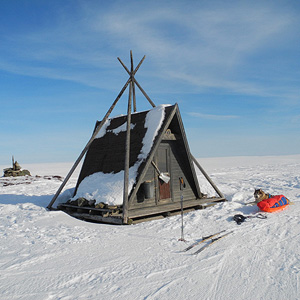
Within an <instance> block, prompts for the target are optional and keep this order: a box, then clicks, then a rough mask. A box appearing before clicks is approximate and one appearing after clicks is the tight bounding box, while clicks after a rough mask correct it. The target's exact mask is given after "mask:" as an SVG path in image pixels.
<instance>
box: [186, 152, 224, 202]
mask: <svg viewBox="0 0 300 300" xmlns="http://www.w3.org/2000/svg"><path fill="white" fill-rule="evenodd" d="M191 158H192V160H193V161H194V163H195V165H196V166H197V167H198V168H199V170H200V171H201V173H202V174H203V176H204V177H205V178H206V179H207V180H208V182H209V183H210V184H211V186H212V187H213V188H214V190H215V191H216V192H217V194H218V195H219V196H220V197H221V198H224V199H225V197H224V195H223V193H222V192H221V191H220V190H219V189H218V187H217V186H216V185H215V184H214V182H213V181H212V180H211V178H210V177H209V176H208V174H207V173H206V172H205V170H204V169H203V168H202V167H201V165H200V164H199V163H198V161H197V160H196V158H195V157H194V156H193V155H192V154H191Z"/></svg>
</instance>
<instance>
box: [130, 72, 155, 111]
mask: <svg viewBox="0 0 300 300" xmlns="http://www.w3.org/2000/svg"><path fill="white" fill-rule="evenodd" d="M133 80H134V83H135V84H136V85H137V87H138V88H139V89H140V91H141V92H142V94H143V95H144V96H145V97H146V99H147V100H148V101H149V103H150V104H151V105H152V107H155V104H154V103H153V102H152V100H151V99H150V97H149V96H148V95H147V94H146V92H145V91H144V90H143V88H142V87H141V86H140V85H139V83H138V82H137V81H136V79H135V78H133Z"/></svg>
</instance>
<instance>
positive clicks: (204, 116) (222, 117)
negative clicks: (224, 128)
mask: <svg viewBox="0 0 300 300" xmlns="http://www.w3.org/2000/svg"><path fill="white" fill-rule="evenodd" d="M188 114H189V115H190V116H192V117H196V118H200V119H207V120H215V121H227V120H232V119H238V118H239V116H235V115H213V114H202V113H197V112H190V113H188Z"/></svg>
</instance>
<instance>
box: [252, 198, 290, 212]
mask: <svg viewBox="0 0 300 300" xmlns="http://www.w3.org/2000/svg"><path fill="white" fill-rule="evenodd" d="M289 203H290V201H289V200H288V199H287V198H286V197H284V196H283V195H277V196H273V197H271V198H269V199H265V200H263V201H260V202H258V203H257V206H258V207H259V209H260V210H262V211H265V212H274V211H279V210H282V209H284V208H285V207H286V206H288V205H289Z"/></svg>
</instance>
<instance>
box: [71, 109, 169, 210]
mask: <svg viewBox="0 0 300 300" xmlns="http://www.w3.org/2000/svg"><path fill="white" fill-rule="evenodd" d="M167 106H169V105H160V106H157V107H155V108H153V109H151V110H149V111H147V112H142V113H135V114H132V117H131V124H130V128H131V132H130V133H131V144H130V168H129V189H128V190H129V192H130V191H131V189H132V187H133V185H134V184H135V183H136V178H137V175H138V170H139V167H140V166H141V164H142V163H143V162H145V160H146V159H147V157H148V155H149V153H150V151H151V149H152V147H153V144H154V141H155V138H156V136H157V134H158V132H159V130H160V129H161V127H162V124H163V121H164V119H165V108H166V107H167ZM126 127H127V116H121V117H117V118H111V119H108V120H107V121H106V122H105V124H104V125H103V127H102V128H101V130H100V131H99V133H98V134H97V136H96V138H95V140H94V141H93V143H92V145H91V146H90V149H89V151H88V153H87V155H86V158H85V162H84V164H83V167H82V171H81V174H80V176H79V179H78V183H77V187H76V194H75V196H74V197H73V199H78V198H79V197H83V198H85V199H87V200H96V202H97V203H99V202H104V203H107V204H109V205H121V204H123V188H124V159H125V138H126Z"/></svg>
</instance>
